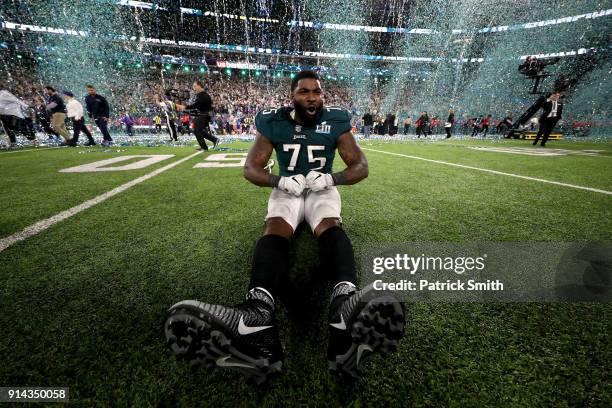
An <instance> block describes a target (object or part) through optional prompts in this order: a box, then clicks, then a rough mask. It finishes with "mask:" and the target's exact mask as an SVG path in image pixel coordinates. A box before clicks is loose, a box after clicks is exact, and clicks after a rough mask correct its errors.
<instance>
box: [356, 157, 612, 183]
mask: <svg viewBox="0 0 612 408" xmlns="http://www.w3.org/2000/svg"><path fill="white" fill-rule="evenodd" d="M362 149H363V150H367V151H370V152H377V153H383V154H390V155H392V156H400V157H407V158H409V159H415V160H423V161H426V162H430V163H437V164H445V165H447V166H453V167H460V168H462V169H470V170H477V171H483V172H485V173H490V174H497V175H498V176H508V177H515V178H520V179H524V180H531V181H539V182H541V183H546V184H554V185H556V186H562V187H570V188H575V189H578V190H585V191H591V192H594V193H600V194H606V195H612V191H607V190H600V189H598V188H592V187H585V186H579V185H576V184H568V183H561V182H559V181H552V180H545V179H541V178H536V177H529V176H522V175H520V174H513V173H506V172H503V171H497V170H491V169H483V168H481V167H474V166H467V165H465V164H458V163H450V162H445V161H442V160H433V159H426V158H424V157H419V156H411V155H408V154H401V153H392V152H386V151H384V150H376V149H370V148H366V147H362Z"/></svg>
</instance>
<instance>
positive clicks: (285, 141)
mask: <svg viewBox="0 0 612 408" xmlns="http://www.w3.org/2000/svg"><path fill="white" fill-rule="evenodd" d="M292 110H293V108H288V107H283V108H279V109H264V110H262V111H260V112H259V113H258V114H257V116H256V117H255V126H256V127H257V131H258V132H259V133H261V134H262V135H263V136H264V137H265V138H266V139H268V140H270V142H271V143H272V145H273V146H274V150H275V151H276V158H277V161H278V167H279V175H281V176H293V175H296V174H302V175H304V176H306V175H307V174H308V172H309V171H310V170H316V171H319V172H321V173H331V171H332V166H333V162H334V157H335V154H336V145H337V141H338V138H339V137H340V135H341V134H343V133H346V132H349V131H350V130H351V115H350V113H348V111H347V110H346V109H342V108H336V107H323V108H322V109H321V115H320V116H319V119H318V120H317V122H316V124H315V125H314V126H304V125H300V124H299V123H297V122H296V121H295V120H293V119H292V118H291V111H292Z"/></svg>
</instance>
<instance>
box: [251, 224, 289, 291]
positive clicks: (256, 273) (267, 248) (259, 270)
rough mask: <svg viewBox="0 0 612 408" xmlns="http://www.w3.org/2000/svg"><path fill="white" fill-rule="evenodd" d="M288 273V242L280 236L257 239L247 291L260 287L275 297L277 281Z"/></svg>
mask: <svg viewBox="0 0 612 408" xmlns="http://www.w3.org/2000/svg"><path fill="white" fill-rule="evenodd" d="M287 273H289V240H288V239H286V238H283V237H281V236H280V235H264V236H263V237H261V238H259V241H257V245H256V246H255V254H254V255H253V268H252V270H251V284H250V285H249V289H252V288H256V287H260V288H264V289H266V290H267V291H268V292H270V294H271V295H272V296H273V297H275V296H276V295H275V293H276V291H277V289H278V281H279V279H280V277H281V276H283V274H287Z"/></svg>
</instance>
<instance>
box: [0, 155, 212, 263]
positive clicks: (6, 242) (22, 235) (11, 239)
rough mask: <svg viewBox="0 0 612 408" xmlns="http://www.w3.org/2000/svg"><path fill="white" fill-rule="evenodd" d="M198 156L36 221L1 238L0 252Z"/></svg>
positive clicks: (192, 156) (171, 164) (175, 163)
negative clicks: (19, 230)
mask: <svg viewBox="0 0 612 408" xmlns="http://www.w3.org/2000/svg"><path fill="white" fill-rule="evenodd" d="M198 154H202V152H201V151H199V152H196V153H194V154H192V155H190V156H187V157H184V158H182V159H180V160H177V161H175V162H173V163H170V164H168V165H167V166H164V167H160V168H159V169H157V170H153V171H152V172H151V173H148V174H145V175H144V176H140V177H138V178H136V179H134V180H131V181H128V182H127V183H125V184H122V185H120V186H119V187H116V188H114V189H112V190H110V191H107V192H106V193H103V194H100V195H99V196H97V197H94V198H92V199H91V200H87V201H85V202H83V203H81V204H79V205H77V206H75V207H72V208H69V209H67V210H65V211H62V212H60V213H58V214H55V215H54V216H52V217H49V218H47V219H44V220H42V221H38V222H37V223H35V224H32V225H30V226H29V227H26V228H24V229H23V231H21V232H17V233H15V234H13V235H11V236H8V237H6V238H2V239H0V252H2V251H4V250H5V249H6V248H8V247H10V246H11V245H13V244H15V243H17V242H19V241H23V240H24V239H27V238H29V237H31V236H34V235H36V234H38V233H39V232H42V231H44V230H46V229H47V228H49V227H51V226H52V225H55V224H57V223H58V222H60V221H63V220H65V219H68V218H70V217H72V216H73V215H76V214H78V213H80V212H82V211H85V210H87V209H88V208H91V207H93V206H95V205H97V204H100V203H101V202H103V201H105V200H107V199H109V198H111V197H113V196H116V195H117V194H119V193H121V192H123V191H125V190H127V189H128V188H130V187H134V186H135V185H137V184H140V183H142V182H144V181H147V180H149V179H150V178H153V177H155V176H157V175H158V174H161V173H163V172H164V171H166V170H169V169H171V168H173V167H175V166H178V165H179V164H181V163H184V162H186V161H187V160H190V159H192V158H194V157H195V156H197V155H198Z"/></svg>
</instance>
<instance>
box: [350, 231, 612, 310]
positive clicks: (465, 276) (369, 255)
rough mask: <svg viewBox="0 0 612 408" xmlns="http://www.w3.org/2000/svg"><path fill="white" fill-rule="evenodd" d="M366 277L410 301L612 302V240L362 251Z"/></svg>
mask: <svg viewBox="0 0 612 408" xmlns="http://www.w3.org/2000/svg"><path fill="white" fill-rule="evenodd" d="M360 262H361V265H362V271H361V280H362V283H364V284H372V285H373V287H374V289H377V290H390V291H394V292H395V293H396V294H398V295H399V296H400V297H402V298H403V299H404V300H405V301H420V300H423V301H493V302H495V301H502V302H508V301H510V302H512V301H514V302H516V301H610V300H612V282H611V280H612V279H611V278H612V244H611V243H609V242H603V243H601V242H597V243H567V242H564V243H549V242H530V243H463V244H458V243H430V242H427V243H422V242H421V243H419V242H412V243H405V244H394V245H371V246H369V247H368V248H365V249H364V250H362V252H361V254H360Z"/></svg>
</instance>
